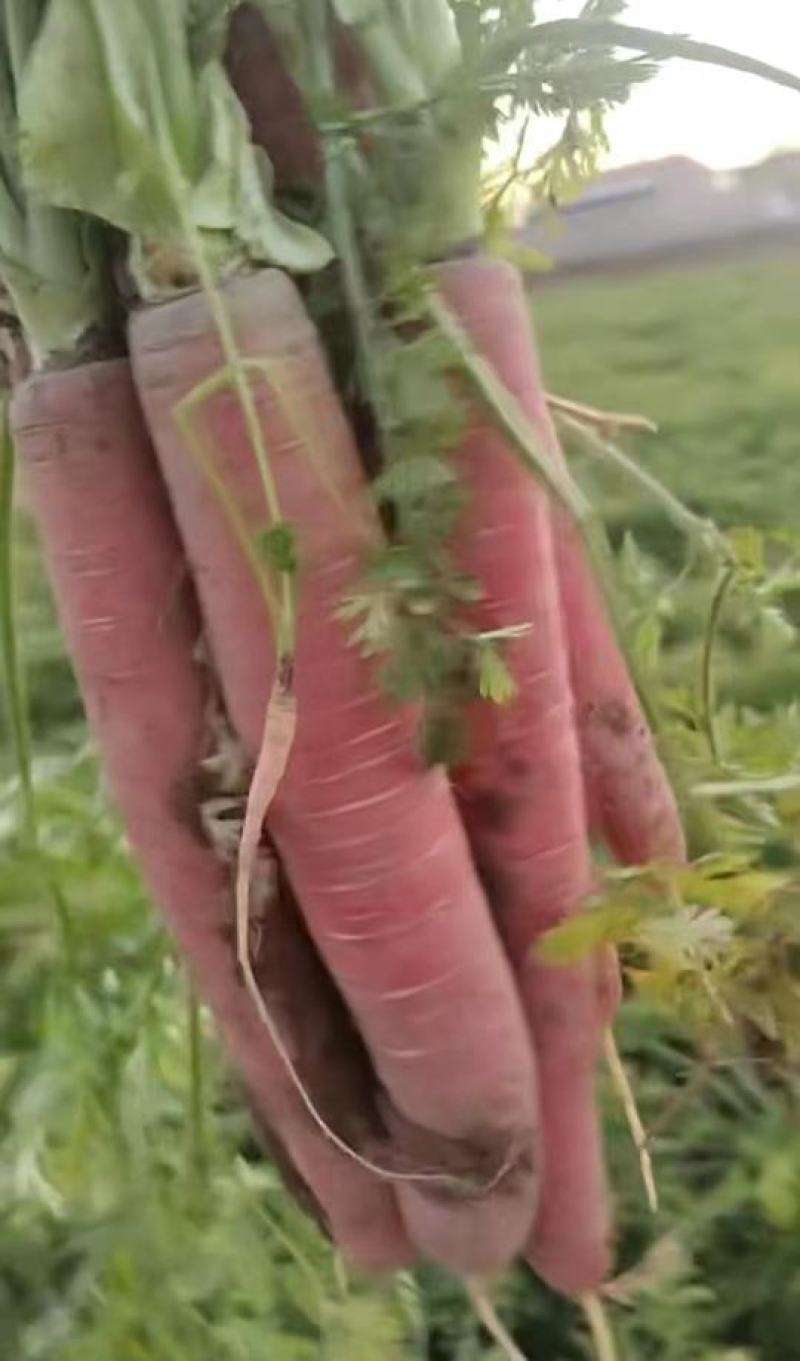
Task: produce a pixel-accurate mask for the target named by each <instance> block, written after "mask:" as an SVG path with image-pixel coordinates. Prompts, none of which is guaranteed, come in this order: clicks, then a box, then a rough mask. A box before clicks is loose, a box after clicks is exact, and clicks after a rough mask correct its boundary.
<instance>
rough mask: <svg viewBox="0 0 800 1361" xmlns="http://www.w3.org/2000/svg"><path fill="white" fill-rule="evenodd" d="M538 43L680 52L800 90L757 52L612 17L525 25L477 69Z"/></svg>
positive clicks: (661, 54) (799, 81)
mask: <svg viewBox="0 0 800 1361" xmlns="http://www.w3.org/2000/svg"><path fill="white" fill-rule="evenodd" d="M538 45H546V46H549V47H551V48H559V47H561V48H563V49H565V50H571V51H574V50H575V49H587V48H588V49H591V48H593V47H601V48H609V47H610V48H614V47H625V48H628V49H631V50H633V51H636V52H644V53H646V55H647V56H649V57H655V58H656V60H658V61H669V60H671V59H673V58H681V59H682V60H684V61H696V62H701V63H704V64H706V65H710V66H723V67H727V68H728V69H730V70H733V71H740V72H742V73H743V74H744V75H751V76H758V77H759V78H760V79H761V80H767V81H770V82H771V83H772V84H774V85H783V86H785V88H786V89H789V90H794V91H796V92H797V93H800V77H799V76H796V75H794V74H793V73H792V72H790V71H786V70H783V69H782V68H781V67H778V66H771V65H770V64H769V63H768V62H764V61H759V60H758V59H757V58H756V57H749V56H747V55H745V54H744V53H742V52H732V51H731V50H730V49H729V48H727V47H719V46H718V45H717V44H716V43H703V42H698V41H696V39H694V38H686V37H684V36H683V35H682V34H679V33H662V32H660V31H659V30H658V29H652V28H639V27H634V26H633V25H631V24H619V23H617V22H616V21H615V20H613V19H580V18H577V19H552V20H550V21H548V22H546V23H541V24H531V25H526V26H525V27H524V28H521V29H517V30H515V31H514V32H512V33H511V34H504V35H503V36H502V37H501V38H499V39H497V40H496V41H495V42H492V43H489V44H488V45H487V47H486V48H485V49H484V51H483V53H482V54H481V59H480V64H479V66H478V68H477V70H476V71H475V72H474V74H475V75H476V76H479V75H480V72H481V71H485V72H486V73H487V74H488V73H490V72H495V71H497V70H498V68H499V69H501V70H504V69H506V68H507V67H508V65H509V64H510V63H511V62H513V61H515V60H516V59H517V58H518V57H519V55H520V53H521V52H523V51H525V50H526V49H528V48H534V49H535V48H536V47H537V46H538Z"/></svg>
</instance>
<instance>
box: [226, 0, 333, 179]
mask: <svg viewBox="0 0 800 1361" xmlns="http://www.w3.org/2000/svg"><path fill="white" fill-rule="evenodd" d="M225 67H226V70H227V72H228V78H229V80H230V82H231V85H232V86H233V89H234V90H235V92H236V94H237V96H238V98H239V100H240V102H241V103H242V105H243V106H244V108H245V109H246V111H247V116H248V118H249V120H250V126H251V131H252V136H253V140H254V141H255V143H256V144H257V145H258V146H261V147H262V148H263V150H265V151H266V152H267V154H268V155H269V159H270V162H271V164H272V168H273V171H274V174H275V180H276V183H277V185H278V186H279V187H280V188H287V187H289V188H290V187H293V186H296V185H297V184H300V183H303V182H305V183H307V184H309V185H314V184H317V185H318V184H319V183H320V181H321V179H322V156H321V153H320V147H319V142H318V139H317V135H316V131H315V129H314V126H313V124H312V122H311V120H310V119H309V117H308V114H307V112H306V107H305V104H304V102H303V98H302V96H301V94H300V91H299V90H298V88H297V86H296V84H295V82H294V81H293V80H292V78H291V76H290V75H289V73H288V71H287V69H286V65H285V63H284V61H283V58H282V56H281V51H280V47H279V44H278V41H277V39H276V38H275V36H274V35H273V33H272V32H271V31H270V29H269V28H268V27H267V25H266V23H265V22H264V20H263V18H262V16H261V14H260V13H259V11H258V10H257V9H256V7H255V5H252V4H244V5H239V6H238V7H237V9H236V10H235V12H234V13H233V15H232V16H231V21H230V27H229V29H228V40H227V45H226V50H225Z"/></svg>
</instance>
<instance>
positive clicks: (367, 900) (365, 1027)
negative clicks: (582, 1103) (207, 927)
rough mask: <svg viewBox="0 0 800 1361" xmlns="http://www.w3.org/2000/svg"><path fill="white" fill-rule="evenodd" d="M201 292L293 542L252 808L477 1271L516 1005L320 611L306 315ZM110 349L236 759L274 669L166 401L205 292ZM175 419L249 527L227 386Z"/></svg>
mask: <svg viewBox="0 0 800 1361" xmlns="http://www.w3.org/2000/svg"><path fill="white" fill-rule="evenodd" d="M223 296H224V302H225V306H226V308H227V310H228V316H229V319H230V322H231V325H232V326H233V328H234V331H235V334H236V338H237V344H238V346H239V350H240V353H241V355H243V356H245V357H246V359H247V361H248V363H249V365H250V369H249V371H250V373H251V374H253V365H254V363H257V362H259V363H261V364H262V365H263V366H264V367H263V369H262V370H261V374H260V378H256V377H255V376H253V377H252V378H251V381H252V382H253V384H254V396H255V398H256V400H257V403H258V414H259V420H260V425H261V430H262V432H263V436H264V440H265V444H266V447H267V449H268V451H269V459H270V465H271V472H272V476H273V477H274V479H275V482H276V484H277V487H278V492H279V498H280V502H281V506H282V508H283V513H284V515H285V517H286V520H287V521H288V522H289V523H291V524H292V525H293V526H294V530H295V534H296V540H297V551H298V557H299V572H298V589H299V624H298V642H297V650H296V658H295V682H294V684H295V695H296V701H297V728H296V735H295V741H294V747H293V749H292V753H291V755H290V758H289V763H288V767H287V770H286V773H285V775H284V778H283V780H282V781H281V783H280V785H279V786H278V789H277V791H276V793H275V796H274V799H273V802H272V804H271V807H270V811H269V815H268V825H269V828H270V832H271V835H272V836H273V837H274V839H275V842H276V845H277V847H278V850H279V852H280V855H281V858H282V860H283V862H284V864H285V866H286V870H287V873H288V876H289V879H290V881H291V883H292V886H293V889H294V891H295V893H296V895H297V898H298V901H299V902H300V904H301V909H302V912H303V915H304V918H305V920H306V923H307V925H308V927H309V930H310V932H311V935H312V937H313V939H314V942H315V944H316V946H317V948H318V950H319V952H320V954H321V955H322V957H323V959H324V960H325V962H326V964H327V966H328V969H329V971H330V973H331V975H332V976H333V978H334V979H335V981H336V983H337V984H338V986H339V987H340V989H341V991H342V993H343V995H344V997H345V999H346V1001H347V1003H348V1005H349V1008H350V1010H351V1012H352V1015H353V1017H354V1019H355V1021H356V1024H357V1026H358V1028H359V1030H360V1032H361V1034H362V1035H363V1037H364V1040H365V1042H366V1044H367V1047H368V1049H369V1051H370V1054H371V1057H372V1060H373V1063H374V1066H375V1069H376V1072H377V1075H378V1077H379V1079H380V1081H381V1082H382V1083H383V1085H384V1087H385V1090H386V1102H385V1105H386V1118H387V1120H388V1123H389V1126H390V1129H391V1131H392V1133H393V1135H394V1144H395V1152H394V1157H395V1163H396V1165H395V1168H394V1175H395V1177H396V1178H397V1191H398V1196H399V1198H400V1201H401V1205H402V1208H403V1212H404V1214H405V1217H406V1220H407V1223H408V1225H409V1227H410V1229H411V1232H412V1236H413V1237H414V1239H415V1241H416V1242H417V1244H418V1245H419V1247H420V1249H421V1250H422V1251H424V1252H426V1253H427V1254H429V1255H430V1256H432V1257H434V1258H436V1259H437V1260H439V1261H440V1262H442V1263H443V1264H444V1265H447V1266H450V1267H451V1268H453V1269H456V1270H459V1271H463V1272H475V1271H483V1270H489V1269H492V1268H497V1267H500V1266H502V1265H503V1264H504V1263H506V1262H507V1261H508V1260H509V1258H510V1257H511V1256H512V1255H513V1254H514V1253H515V1252H516V1251H517V1250H518V1249H519V1247H520V1246H521V1244H522V1242H523V1241H524V1238H525V1236H526V1233H527V1232H528V1229H529V1226H530V1222H531V1217H532V1214H533V1201H534V1192H535V1178H534V1172H533V1168H532V1158H531V1150H532V1147H533V1127H534V1120H535V1112H534V1078H533V1069H532V1054H531V1048H530V1044H529V1041H528V1037H527V1034H526V1031H525V1024H524V1018H523V1016H522V1012H521V1008H520V1005H519V1001H518V999H517V997H516V994H515V990H514V985H513V979H512V976H511V972H510V970H509V967H508V964H507V962H506V960H505V958H504V955H503V950H502V946H501V943H500V940H499V938H498V936H497V934H496V931H495V928H494V926H493V923H492V920H491V917H490V914H489V912H488V909H487V906H486V902H485V899H484V896H483V894H482V891H481V889H480V885H479V883H478V880H477V877H476V875H475V873H474V869H473V866H472V863H471V860H470V856H469V850H468V847H467V843H466V839H465V837H464V833H463V829H462V827H461V824H460V822H459V819H458V816H457V813H456V809H455V806H454V803H453V800H452V796H451V792H450V789H449V785H448V781H447V779H446V776H445V775H444V773H443V772H442V771H441V770H425V769H424V768H423V766H422V764H421V762H420V760H419V757H418V755H417V753H416V750H415V742H414V736H415V727H416V715H415V713H414V712H413V711H412V710H411V709H410V708H409V707H401V706H393V705H390V704H388V703H387V702H386V701H385V700H384V699H383V698H382V697H381V695H380V693H379V690H378V686H377V683H376V679H375V676H374V674H373V670H372V668H371V667H370V665H369V664H368V662H367V661H366V660H365V659H364V658H363V657H362V656H361V654H360V651H359V649H358V648H357V647H355V646H353V645H352V642H351V641H350V639H349V638H348V633H347V626H346V625H345V624H344V622H343V621H342V620H341V619H340V618H339V617H338V616H337V607H338V605H339V604H340V602H341V600H342V598H343V597H344V596H345V594H346V593H347V592H348V590H350V589H352V587H353V585H354V582H355V581H356V579H357V576H358V573H359V571H360V568H361V564H362V560H363V556H364V552H365V547H366V546H367V542H368V541H371V542H372V543H373V544H374V542H375V536H376V535H377V532H378V531H377V525H376V522H375V520H374V517H373V515H372V512H371V511H370V510H369V508H368V503H367V500H366V497H365V491H364V485H363V475H362V471H361V468H360V465H359V461H358V457H357V454H356V451H355V448H354V446H353V442H352V438H351V435H350V432H349V430H348V428H347V425H346V422H345V420H344V417H343V413H342V411H341V408H340V406H339V403H338V399H337V398H336V395H335V392H334V389H333V386H332V384H331V381H330V379H329V376H328V373H327V370H326V367H325V363H324V360H323V358H322V352H321V349H320V346H319V344H318V341H317V338H316V333H315V331H314V329H313V326H312V324H311V322H310V320H309V318H308V316H307V314H306V313H305V310H304V309H303V307H302V304H301V302H300V300H299V297H298V294H297V292H296V290H295V288H294V286H293V285H292V284H291V282H290V281H289V279H288V278H287V277H286V276H285V275H283V274H282V273H280V272H278V271H275V270H270V271H263V272H261V273H260V274H258V275H255V276H250V277H248V276H239V277H234V278H233V279H230V280H229V281H228V282H227V283H226V284H225V286H224V294H223ZM131 348H132V356H133V363H134V371H135V374H136V380H137V385H138V389H139V393H140V397H141V400H142V402H143V405H144V409H145V413H146V416H147V420H148V423H149V426H150V430H151V432H152V434H153V437H154V442H155V445H156V449H157V452H158V456H159V459H160V462H161V466H162V470H163V473H164V477H165V480H166V483H167V486H168V488H169V491H170V494H171V497H172V501H173V505H174V508H175V513H176V516H177V519H178V523H179V525H180V528H181V532H182V536H183V539H184V542H185V543H186V546H187V552H188V555H189V559H190V562H191V565H192V568H193V572H194V576H195V580H196V582H197V585H198V590H199V594H200V600H201V606H202V609H203V612H204V617H205V620H206V624H207V628H208V634H209V639H210V644H211V648H212V652H213V655H214V657H215V659H216V664H217V668H218V671H219V674H220V677H221V681H222V685H223V688H224V692H225V696H226V701H227V707H228V710H229V712H230V715H231V718H232V721H233V724H234V726H235V728H236V730H237V732H238V733H239V735H240V737H241V738H242V740H243V742H244V745H245V747H246V749H247V750H248V751H249V752H250V753H255V751H257V749H258V746H259V744H260V741H261V732H262V726H263V721H264V711H265V704H266V698H267V694H268V692H269V689H270V684H271V679H272V677H273V675H274V672H275V666H276V657H275V646H274V642H273V638H272V634H271V629H270V626H269V620H268V618H267V615H266V611H265V610H264V607H263V602H262V598H261V596H260V594H259V592H258V590H257V586H256V583H255V580H254V576H253V574H252V572H251V570H250V568H249V565H248V563H247V561H246V558H245V555H244V554H243V553H242V552H241V549H240V546H239V545H238V544H237V542H236V540H235V537H234V536H233V535H232V534H231V531H230V527H229V524H228V522H227V521H226V519H225V517H224V515H223V514H222V513H221V511H220V507H219V505H218V503H217V501H216V500H215V498H214V496H213V495H212V494H211V492H210V489H209V486H208V483H207V481H205V480H204V479H203V476H202V474H201V472H200V471H199V470H198V467H197V465H196V462H195V461H193V459H192V456H191V450H190V449H189V448H187V447H186V444H185V442H184V439H183V437H182V433H181V430H180V428H179V426H178V424H177V423H176V421H175V414H174V413H175V411H176V409H177V408H178V407H179V406H181V404H184V405H183V406H182V407H181V409H183V410H185V402H186V399H187V395H189V394H191V393H192V392H193V390H194V389H195V388H196V387H197V385H198V384H201V383H202V382H203V380H206V379H208V377H209V375H212V374H214V373H216V372H218V371H219V370H220V367H221V365H222V362H223V356H222V351H221V348H220V342H219V339H218V336H217V334H216V332H215V329H214V325H213V321H212V317H211V314H210V311H209V307H208V304H207V302H206V300H205V299H204V297H203V295H202V294H200V293H196V294H193V295H187V296H185V297H182V298H180V299H177V300H175V301H173V302H171V303H169V304H165V305H163V306H159V307H155V308H151V309H144V310H143V311H142V312H140V313H139V314H138V315H137V316H135V317H134V319H133V323H132V328H131ZM195 418H196V420H197V422H198V428H202V434H203V437H204V439H205V441H206V447H207V449H208V450H209V452H210V453H212V454H213V458H214V460H215V467H216V471H217V475H218V476H219V477H220V478H222V479H223V481H224V483H225V485H226V486H227V488H228V491H229V494H230V495H231V496H232V497H233V498H234V499H235V501H236V503H237V505H238V506H239V510H240V513H241V515H242V516H243V517H244V520H245V521H246V523H247V524H248V525H249V528H250V532H251V534H252V535H253V536H254V538H257V537H258V536H259V535H260V534H261V532H262V531H264V530H265V529H266V528H267V510H266V507H265V502H264V496H263V489H262V485H261V482H260V480H259V477H258V474H257V471H256V469H255V466H254V461H253V454H252V450H251V448H250V445H249V441H248V435H247V430H246V427H245V425H244V423H243V419H242V413H241V409H240V405H239V402H238V401H237V399H236V397H235V396H234V394H233V393H232V392H231V391H228V390H218V391H216V392H214V393H213V394H209V395H207V397H206V400H205V401H204V402H203V403H202V404H201V405H199V406H198V407H197V408H196V411H195ZM365 536H366V537H365Z"/></svg>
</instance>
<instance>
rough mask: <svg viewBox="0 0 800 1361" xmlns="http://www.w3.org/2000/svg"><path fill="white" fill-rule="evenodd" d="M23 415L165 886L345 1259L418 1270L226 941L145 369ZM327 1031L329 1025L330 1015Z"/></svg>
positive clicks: (199, 721)
mask: <svg viewBox="0 0 800 1361" xmlns="http://www.w3.org/2000/svg"><path fill="white" fill-rule="evenodd" d="M12 420H13V427H14V435H15V439H16V441H17V444H18V447H19V450H20V455H21V463H22V468H23V473H24V478H25V489H26V492H27V496H28V499H29V501H30V503H31V505H32V508H33V510H34V512H35V516H36V520H37V523H38V526H39V530H40V533H41V537H42V541H43V547H44V551H45V555H46V558H47V562H48V567H49V573H50V578H51V581H52V583H53V586H54V590H55V594H56V597H57V602H58V607H59V614H60V618H61V622H62V626H63V628H64V631H65V634H66V637H67V640H68V644H69V647H70V653H71V656H72V658H73V661H74V663H75V666H76V670H77V674H78V679H79V682H80V686H81V691H82V695H83V700H84V704H85V707H86V711H87V715H88V719H89V723H90V726H91V729H92V732H93V734H94V737H95V740H96V741H97V744H98V747H99V750H100V753H101V755H102V760H103V768H104V774H105V777H106V780H107V781H108V784H109V786H110V790H111V793H112V795H113V798H114V800H115V803H116V805H117V807H118V809H119V811H120V813H121V815H122V818H123V821H124V825H125V828H126V832H127V835H128V838H129V840H130V842H131V844H132V846H133V849H134V851H135V852H136V855H137V860H138V863H139V865H140V867H141V869H142V870H143V873H144V876H145V879H146V881H147V884H148V887H149V889H150V891H151V892H152V894H153V896H154V898H155V899H156V900H157V901H158V903H159V904H160V906H161V908H162V910H163V911H164V914H165V916H166V918H167V922H168V925H169V927H170V930H171V932H172V934H173V935H174V937H175V939H176V940H177V942H178V944H179V946H180V947H181V949H182V951H183V953H184V955H185V956H186V958H187V959H188V961H189V963H190V966H191V968H192V971H193V973H194V975H195V977H196V980H197V984H198V987H199V990H200V993H201V995H202V996H203V998H204V1000H205V1001H207V1002H208V1004H209V1005H210V1007H211V1009H212V1011H213V1013H214V1016H215V1020H216V1022H217V1025H218V1028H219V1029H220V1030H221V1032H222V1034H223V1036H224V1038H225V1040H226V1044H227V1047H228V1050H229V1052H230V1054H231V1057H232V1059H233V1061H234V1063H235V1064H236V1066H237V1068H238V1069H239V1071H240V1072H241V1074H242V1076H243V1077H244V1079H245V1081H246V1082H247V1084H248V1086H249V1088H250V1090H251V1093H252V1095H253V1099H254V1100H255V1103H256V1105H257V1108H258V1110H259V1113H260V1116H261V1118H263V1119H264V1120H265V1121H266V1122H267V1123H268V1124H269V1125H270V1126H271V1127H272V1128H273V1129H274V1130H275V1131H276V1133H277V1135H278V1137H279V1139H280V1140H281V1142H282V1143H283V1144H284V1145H285V1146H286V1148H287V1149H289V1150H291V1155H292V1158H293V1159H294V1161H295V1164H296V1167H297V1170H298V1172H299V1173H300V1175H301V1177H302V1179H303V1180H304V1181H305V1182H306V1183H307V1185H308V1186H309V1187H310V1188H311V1190H312V1193H313V1195H314V1197H315V1198H316V1199H317V1200H318V1201H319V1202H320V1204H321V1205H322V1206H324V1210H325V1212H326V1214H327V1217H328V1219H329V1222H330V1227H331V1230H332V1233H333V1235H334V1237H335V1238H336V1240H337V1241H338V1242H339V1244H340V1246H341V1248H342V1250H343V1251H344V1252H345V1254H346V1255H347V1256H348V1257H349V1258H350V1259H351V1260H352V1261H353V1262H354V1263H356V1264H358V1265H360V1266H362V1267H364V1268H370V1269H393V1268H395V1267H397V1266H400V1265H404V1264H406V1263H407V1262H408V1261H409V1259H410V1256H411V1250H410V1244H409V1243H408V1240H407V1238H406V1235H405V1233H404V1230H403V1227H402V1224H401V1222H400V1219H399V1215H398V1212H397V1208H396V1205H395V1203H394V1198H393V1196H392V1194H391V1192H390V1191H389V1190H388V1188H387V1187H385V1186H381V1185H379V1184H377V1183H376V1182H375V1181H374V1180H373V1179H372V1178H371V1177H369V1176H368V1175H366V1174H365V1173H364V1172H362V1171H360V1170H359V1169H358V1168H356V1167H354V1166H353V1165H352V1164H351V1163H350V1162H349V1161H347V1160H346V1159H344V1158H343V1157H342V1156H341V1155H340V1154H338V1153H337V1152H336V1151H335V1150H334V1149H333V1148H332V1147H331V1145H330V1143H329V1142H328V1141H327V1140H326V1139H325V1138H323V1137H322V1135H321V1134H320V1133H319V1132H318V1131H317V1129H316V1127H315V1126H314V1125H313V1124H312V1123H311V1122H310V1120H309V1119H308V1116H307V1115H306V1113H305V1111H304V1110H302V1108H301V1106H300V1102H299V1100H298V1097H297V1094H296V1092H295V1091H294V1089H293V1088H292V1087H291V1084H290V1083H289V1080H288V1078H287V1076H286V1073H285V1070H284V1068H283V1066H282V1064H281V1063H280V1060H279V1059H278V1057H277V1055H276V1054H275V1053H274V1052H273V1051H272V1049H271V1047H270V1045H269V1043H268V1042H267V1040H266V1039H265V1036H264V1033H263V1031H262V1030H261V1029H260V1027H259V1025H258V1022H257V1020H256V1019H255V1018H254V1015H253V1012H252V1008H251V1004H250V1002H249V999H248V998H247V997H246V995H245V993H244V990H243V988H242V987H241V985H240V983H239V981H238V979H237V977H236V973H235V969H234V959H233V950H232V946H231V945H230V943H226V942H225V940H224V938H223V933H224V932H225V930H226V929H227V928H230V926H231V923H232V901H231V892H230V886H229V884H228V881H227V877H226V874H225V871H224V870H223V868H222V866H221V865H220V863H219V861H218V860H217V858H216V855H215V854H214V853H213V852H212V851H211V850H210V848H209V847H208V845H207V844H205V843H204V842H203V840H202V836H201V835H200V833H199V828H198V827H197V826H196V825H194V824H193V817H192V811H190V808H189V807H188V802H187V807H185V808H182V807H181V801H180V799H179V797H178V796H179V791H181V790H182V789H183V788H184V782H185V780H186V778H187V777H189V776H191V774H192V773H193V772H194V770H195V769H196V763H197V760H198V758H199V756H200V755H201V754H202V750H203V740H204V733H203V728H204V712H205V705H206V700H207V695H206V689H205V684H204V681H203V678H202V675H201V673H200V671H199V670H198V668H197V666H196V665H195V662H194V660H193V652H194V648H195V646H196V644H197V641H198V638H199V634H200V625H199V619H198V617H197V614H196V611H195V608H194V602H193V600H192V598H191V596H190V595H189V594H188V592H187V590H186V582H187V578H186V569H185V556H184V552H183V548H182V545H181V544H180V541H179V539H178V536H177V532H176V530H175V526H174V523H173V521H172V518H171V515H170V511H169V507H168V503H167V499H166V495H165V492H164V488H163V485H162V483H161V480H160V477H159V474H158V468H157V465H156V462H155V458H154V456H153V452H152V448H151V446H150V442H149V438H148V435H147V432H146V429H145V426H144V423H143V419H142V415H141V411H140V408H139V405H138V402H137V399H136V394H135V390H134V387H133V382H132V377H131V373H130V366H129V364H128V362H127V361H126V360H111V361H106V362H102V363H96V364H90V365H86V366H84V367H82V368H80V369H73V370H69V371H61V372H57V373H55V372H54V373H50V374H45V375H41V376H35V377H33V378H31V379H29V380H27V381H26V382H25V383H24V384H22V386H21V387H20V388H19V389H18V390H17V393H16V395H15V397H14V400H13V404H12ZM194 816H195V817H196V813H195V814H194ZM319 1022H320V1024H321V1026H322V1028H323V1031H324V1028H325V1025H326V1017H325V1014H324V1012H323V1013H322V1014H321V1016H320V1017H319Z"/></svg>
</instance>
